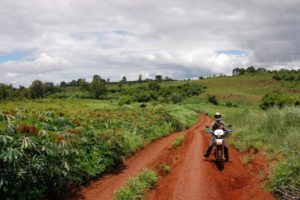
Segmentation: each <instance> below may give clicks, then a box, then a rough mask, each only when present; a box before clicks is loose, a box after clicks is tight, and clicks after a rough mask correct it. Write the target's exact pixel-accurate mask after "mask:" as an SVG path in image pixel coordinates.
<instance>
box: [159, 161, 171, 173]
mask: <svg viewBox="0 0 300 200" xmlns="http://www.w3.org/2000/svg"><path fill="white" fill-rule="evenodd" d="M159 168H160V170H161V171H162V172H163V173H165V174H168V173H170V171H171V167H170V166H169V165H168V164H167V163H162V164H160V165H159Z"/></svg>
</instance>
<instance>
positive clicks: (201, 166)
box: [148, 115, 274, 200]
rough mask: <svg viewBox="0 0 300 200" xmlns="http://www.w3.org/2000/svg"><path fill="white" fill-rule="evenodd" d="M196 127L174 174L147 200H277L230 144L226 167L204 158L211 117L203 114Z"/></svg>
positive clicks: (188, 138)
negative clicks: (206, 126)
mask: <svg viewBox="0 0 300 200" xmlns="http://www.w3.org/2000/svg"><path fill="white" fill-rule="evenodd" d="M200 119H201V120H200V123H198V126H194V127H197V128H196V129H195V128H194V129H191V131H190V132H189V133H188V135H187V138H186V140H187V141H186V143H185V144H184V145H183V146H182V150H181V151H180V152H179V154H178V155H173V157H179V158H182V160H181V161H180V162H179V163H180V164H179V165H178V164H177V165H173V164H172V163H170V165H171V173H170V174H168V175H167V176H165V177H163V178H162V179H161V180H160V181H159V183H158V185H157V187H156V188H155V190H153V191H151V192H150V194H149V195H148V200H179V199H180V200H181V199H184V200H201V199H225V200H227V199H228V200H229V199H230V200H231V199H244V200H248V199H249V200H250V199H266V200H268V199H274V197H273V196H272V195H271V194H270V193H268V192H265V191H263V190H262V189H261V184H260V181H259V180H258V178H257V177H254V176H253V175H251V174H249V173H248V172H247V170H246V168H245V166H244V165H243V164H241V162H240V160H239V153H238V152H237V151H235V150H234V149H233V148H231V147H230V150H229V151H230V157H231V158H230V159H231V160H232V162H227V163H225V169H224V170H223V171H219V170H218V169H217V168H216V166H215V163H214V161H213V156H212V155H211V156H210V158H209V159H208V160H207V161H204V160H203V159H202V155H203V152H204V151H205V150H206V148H207V145H208V143H209V140H210V135H208V134H205V133H204V127H205V125H210V124H211V122H212V121H211V119H210V118H208V117H206V116H203V115H202V116H201V118H200Z"/></svg>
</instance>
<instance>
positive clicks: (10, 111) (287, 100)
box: [0, 67, 300, 199]
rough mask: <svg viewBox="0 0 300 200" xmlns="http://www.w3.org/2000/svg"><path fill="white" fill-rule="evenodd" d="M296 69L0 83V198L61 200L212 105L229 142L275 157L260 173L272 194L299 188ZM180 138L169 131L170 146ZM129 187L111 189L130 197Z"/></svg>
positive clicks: (299, 87)
mask: <svg viewBox="0 0 300 200" xmlns="http://www.w3.org/2000/svg"><path fill="white" fill-rule="evenodd" d="M298 74H299V70H298V71H295V70H294V71H286V70H280V71H267V70H264V69H263V68H259V69H255V68H253V67H249V68H247V69H242V68H236V69H234V76H232V77H226V76H213V77H199V80H181V81H174V80H172V79H170V78H168V77H165V78H163V77H162V76H160V75H157V76H156V77H155V79H154V80H149V79H148V80H142V77H139V79H138V80H137V81H127V80H126V77H123V78H122V80H121V81H120V82H110V81H109V80H104V79H102V78H101V77H100V76H99V75H95V76H93V79H92V81H91V82H87V81H86V80H85V79H78V80H74V81H71V82H64V81H63V82H61V83H60V84H59V85H54V84H52V83H43V82H41V81H38V80H36V81H33V82H32V84H31V85H30V86H29V87H27V88H25V87H22V86H21V87H19V88H14V87H13V86H11V85H6V84H0V101H1V104H0V166H1V168H0V175H1V178H0V196H1V197H5V198H7V199H20V198H24V199H43V198H52V199H54V198H56V197H57V195H60V197H61V196H62V195H63V194H66V191H67V189H70V188H73V187H76V186H80V185H82V184H83V183H87V182H89V181H91V180H93V179H95V178H97V177H99V176H101V174H103V173H104V172H109V171H111V170H114V169H116V168H119V167H122V160H123V159H124V158H125V157H127V156H130V155H132V154H133V153H134V152H136V151H137V150H138V149H139V148H141V147H142V146H144V145H146V144H148V143H150V142H151V141H153V140H156V139H158V138H160V137H164V136H166V135H167V134H169V133H170V132H173V131H180V130H183V129H185V128H188V127H190V126H191V125H192V124H193V123H195V122H196V121H197V120H198V114H197V113H198V112H201V113H205V114H207V115H209V116H213V113H215V112H216V111H219V112H221V113H222V114H223V118H224V120H225V122H227V123H230V124H232V125H233V129H234V133H233V137H232V138H231V139H230V140H231V143H232V144H233V145H234V147H235V148H237V149H239V150H240V151H247V150H248V149H250V148H256V149H259V150H261V151H264V152H266V153H267V155H268V157H269V158H270V159H278V160H279V162H278V164H277V165H275V166H274V169H273V170H272V174H271V176H270V177H268V179H269V187H270V189H271V190H272V191H274V192H275V191H276V190H278V188H279V189H280V188H295V187H298V188H299V186H300V181H299V180H300V177H299V174H300V172H299V169H300V165H299V162H300V158H299V152H300V146H299V144H298V143H297V141H299V139H300V138H299V134H298V132H297V131H299V129H300V127H299V124H300V121H299V120H300V116H299V113H300V111H299V99H300V93H299V91H300V82H299V80H298V78H295V77H298ZM292 75H293V77H294V78H287V77H289V76H292ZM183 140H184V137H183V136H179V137H177V138H176V139H175V140H174V141H173V142H172V146H174V147H177V146H180V144H181V143H182V142H183ZM244 162H245V163H247V162H251V159H250V158H245V160H244ZM162 168H163V169H162V170H166V171H168V168H167V166H162ZM133 185H134V184H133ZM132 188H135V187H132ZM132 188H131V189H128V188H127V189H124V190H122V191H123V192H118V194H119V193H122V195H125V196H126V195H127V194H128V195H130V194H133V193H132V192H134V191H133V190H134V189H132ZM142 191H144V189H142ZM138 192H139V191H138ZM140 192H141V191H140ZM139 195H140V193H138V195H137V196H139ZM142 196H143V195H142ZM127 197H128V196H127ZM124 198H125V197H124Z"/></svg>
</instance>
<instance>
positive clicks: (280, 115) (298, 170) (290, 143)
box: [228, 107, 300, 190]
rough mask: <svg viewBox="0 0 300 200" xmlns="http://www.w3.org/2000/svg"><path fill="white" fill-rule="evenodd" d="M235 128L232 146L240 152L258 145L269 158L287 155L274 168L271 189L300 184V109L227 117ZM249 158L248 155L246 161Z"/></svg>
mask: <svg viewBox="0 0 300 200" xmlns="http://www.w3.org/2000/svg"><path fill="white" fill-rule="evenodd" d="M228 120H229V121H231V122H233V123H234V125H235V126H236V128H235V132H236V134H235V136H236V137H235V138H236V139H235V140H233V141H232V142H233V146H234V147H235V148H238V149H239V150H240V151H246V150H248V149H250V148H256V149H260V150H263V151H265V152H267V154H268V155H269V157H271V158H272V157H273V158H276V157H278V156H279V157H284V158H285V159H284V160H282V161H280V162H279V163H278V164H277V165H276V166H275V167H274V168H273V170H272V175H271V177H270V182H269V185H270V189H271V190H274V189H275V188H276V187H283V186H284V187H299V186H300V156H299V152H300V144H299V141H300V135H299V130H300V108H299V107H298V108H297V107H288V108H285V109H282V110H280V109H270V110H268V111H267V112H262V113H255V112H251V111H247V112H244V113H243V114H240V115H236V116H234V115H231V116H228ZM248 160H249V159H246V158H245V162H246V161H248Z"/></svg>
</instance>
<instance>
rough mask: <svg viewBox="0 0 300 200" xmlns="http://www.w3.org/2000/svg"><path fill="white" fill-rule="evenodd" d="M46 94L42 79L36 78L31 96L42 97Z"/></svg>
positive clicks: (32, 85) (31, 87)
mask: <svg viewBox="0 0 300 200" xmlns="http://www.w3.org/2000/svg"><path fill="white" fill-rule="evenodd" d="M44 95H45V89H44V85H43V82H42V81H40V80H35V81H33V82H32V84H31V86H30V96H31V98H33V99H37V98H42V97H44Z"/></svg>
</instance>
